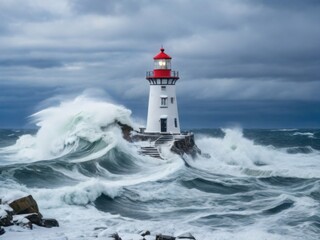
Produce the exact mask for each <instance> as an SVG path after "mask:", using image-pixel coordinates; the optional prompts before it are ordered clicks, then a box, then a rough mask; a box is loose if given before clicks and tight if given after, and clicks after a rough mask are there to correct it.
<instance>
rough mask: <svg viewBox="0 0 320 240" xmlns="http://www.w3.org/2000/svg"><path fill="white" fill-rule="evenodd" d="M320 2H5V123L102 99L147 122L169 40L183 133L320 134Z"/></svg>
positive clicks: (1, 118) (0, 49) (0, 119)
mask: <svg viewBox="0 0 320 240" xmlns="http://www.w3.org/2000/svg"><path fill="white" fill-rule="evenodd" d="M319 24H320V1H319V0H264V1H259V0H241V1H240V0H223V1H222V0H199V1H195V0H158V1H154V0H45V1H44V0H0V128H1V127H6V128H7V127H29V126H30V125H28V124H27V122H28V116H29V115H30V114H32V113H33V112H35V111H37V110H39V108H40V107H41V106H42V105H43V102H44V101H45V100H46V99H49V98H54V97H55V96H69V95H73V96H76V95H77V94H81V93H82V92H83V91H88V89H89V91H93V92H95V91H96V92H100V93H99V94H101V95H103V94H105V95H106V96H109V97H111V98H113V99H114V101H116V102H118V103H120V104H123V105H125V106H126V107H128V108H129V109H131V110H132V111H133V115H134V117H137V118H141V119H145V118H146V115H147V101H148V90H149V85H148V82H147V81H146V80H145V72H146V71H147V70H152V67H153V56H154V55H156V54H157V53H158V51H159V48H160V47H161V45H163V46H164V48H165V49H166V52H167V53H168V54H169V55H171V56H172V57H173V60H172V66H173V69H174V70H178V71H179V72H180V80H179V81H178V83H177V98H178V104H179V112H180V118H181V119H180V122H181V126H182V128H185V129H189V128H201V127H202V128H203V127H226V126H230V125H231V126H232V125H238V126H239V125H240V126H242V127H245V128H248V127H250V128H278V127H281V128H282V127H288V128H289V127H305V128H308V127H320V25H319Z"/></svg>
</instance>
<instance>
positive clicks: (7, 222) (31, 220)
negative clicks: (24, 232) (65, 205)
mask: <svg viewBox="0 0 320 240" xmlns="http://www.w3.org/2000/svg"><path fill="white" fill-rule="evenodd" d="M34 224H35V225H38V226H41V227H46V228H51V227H59V223H58V221H57V220H56V219H53V218H43V216H42V214H41V213H40V211H39V207H38V204H37V202H36V201H35V200H34V198H33V197H32V196H31V195H29V196H26V197H22V198H19V199H16V200H14V201H11V202H4V203H3V202H2V200H1V199H0V235H2V234H5V229H4V228H2V227H9V226H12V225H16V226H19V227H21V228H27V229H33V225H34Z"/></svg>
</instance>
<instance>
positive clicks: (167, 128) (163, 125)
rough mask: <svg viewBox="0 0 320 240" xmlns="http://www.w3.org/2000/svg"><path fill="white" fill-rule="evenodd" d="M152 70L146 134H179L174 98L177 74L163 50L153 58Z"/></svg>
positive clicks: (147, 77)
mask: <svg viewBox="0 0 320 240" xmlns="http://www.w3.org/2000/svg"><path fill="white" fill-rule="evenodd" d="M153 59H154V70H153V71H148V72H147V75H146V79H147V80H148V82H149V84H150V91H149V104H148V118H147V127H146V129H145V132H146V133H158V134H159V133H160V134H180V123H179V115H178V105H177V97H176V82H177V81H178V79H179V73H178V72H177V71H172V70H171V59H172V58H171V57H170V56H169V55H168V54H166V53H165V51H164V48H161V49H160V53H158V54H157V55H156V56H154V58H153Z"/></svg>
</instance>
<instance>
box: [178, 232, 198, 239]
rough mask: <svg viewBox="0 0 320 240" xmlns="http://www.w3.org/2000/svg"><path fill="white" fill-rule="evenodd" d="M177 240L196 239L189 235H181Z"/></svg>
mask: <svg viewBox="0 0 320 240" xmlns="http://www.w3.org/2000/svg"><path fill="white" fill-rule="evenodd" d="M177 239H191V240H196V238H195V237H194V236H192V234H191V233H184V234H181V235H179V236H178V237H177Z"/></svg>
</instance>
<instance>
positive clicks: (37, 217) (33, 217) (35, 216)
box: [25, 213, 43, 226]
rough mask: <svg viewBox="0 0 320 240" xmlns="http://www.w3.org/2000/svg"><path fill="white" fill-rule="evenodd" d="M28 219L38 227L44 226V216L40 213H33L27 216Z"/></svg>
mask: <svg viewBox="0 0 320 240" xmlns="http://www.w3.org/2000/svg"><path fill="white" fill-rule="evenodd" d="M25 218H26V219H28V220H29V221H30V222H31V223H34V224H36V225H38V226H42V225H41V224H42V220H43V219H42V215H41V214H40V213H31V214H28V215H27V216H25Z"/></svg>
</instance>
